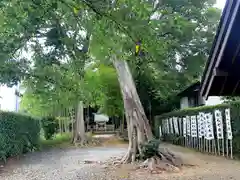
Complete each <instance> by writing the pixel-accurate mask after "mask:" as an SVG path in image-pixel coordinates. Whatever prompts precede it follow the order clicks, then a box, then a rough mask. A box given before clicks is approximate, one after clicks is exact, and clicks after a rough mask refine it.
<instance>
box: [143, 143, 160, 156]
mask: <svg viewBox="0 0 240 180" xmlns="http://www.w3.org/2000/svg"><path fill="white" fill-rule="evenodd" d="M159 145H160V140H158V139H152V140H150V141H148V142H146V143H144V144H142V153H143V156H144V157H141V158H143V159H147V158H150V157H153V156H156V155H158V150H159Z"/></svg>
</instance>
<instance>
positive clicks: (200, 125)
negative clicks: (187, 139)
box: [197, 112, 206, 138]
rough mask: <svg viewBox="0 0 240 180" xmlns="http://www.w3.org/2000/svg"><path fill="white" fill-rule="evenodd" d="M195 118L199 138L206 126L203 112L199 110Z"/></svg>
mask: <svg viewBox="0 0 240 180" xmlns="http://www.w3.org/2000/svg"><path fill="white" fill-rule="evenodd" d="M197 120H198V137H199V138H201V137H203V136H204V133H205V128H206V126H205V115H204V113H202V112H200V113H199V115H198V116H197Z"/></svg>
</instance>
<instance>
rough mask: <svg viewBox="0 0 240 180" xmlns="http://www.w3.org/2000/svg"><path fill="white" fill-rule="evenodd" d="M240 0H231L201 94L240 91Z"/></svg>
mask: <svg viewBox="0 0 240 180" xmlns="http://www.w3.org/2000/svg"><path fill="white" fill-rule="evenodd" d="M239 8H240V0H227V1H226V5H225V8H224V10H223V13H222V17H221V20H220V24H219V28H218V31H217V34H216V37H215V40H214V43H213V46H212V49H211V52H210V56H209V59H208V62H207V64H206V67H205V71H204V74H203V77H202V82H201V89H200V94H201V96H203V97H204V98H205V99H207V97H208V96H239V95H240V54H239V50H240V9H239Z"/></svg>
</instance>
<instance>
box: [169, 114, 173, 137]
mask: <svg viewBox="0 0 240 180" xmlns="http://www.w3.org/2000/svg"><path fill="white" fill-rule="evenodd" d="M169 125H170V128H169V129H170V133H171V134H173V119H172V118H170V119H169Z"/></svg>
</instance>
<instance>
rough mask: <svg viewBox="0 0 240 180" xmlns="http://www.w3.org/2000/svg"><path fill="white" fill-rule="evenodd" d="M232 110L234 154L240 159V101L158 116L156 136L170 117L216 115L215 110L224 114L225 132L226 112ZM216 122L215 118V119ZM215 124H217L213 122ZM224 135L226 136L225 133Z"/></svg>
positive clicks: (177, 138)
mask: <svg viewBox="0 0 240 180" xmlns="http://www.w3.org/2000/svg"><path fill="white" fill-rule="evenodd" d="M227 108H230V117H231V123H232V133H233V154H234V156H236V157H240V153H239V152H240V151H239V150H240V101H233V102H230V103H228V104H219V105H216V106H200V107H196V108H188V109H183V110H178V111H173V112H170V113H166V114H162V115H160V116H156V117H155V120H154V126H155V130H154V132H155V135H156V136H158V134H159V125H161V123H162V120H163V119H165V118H170V117H185V116H191V115H197V114H198V113H199V112H204V113H209V112H211V113H214V110H216V109H218V110H220V111H221V112H222V117H223V123H224V125H223V126H224V130H225V127H226V125H225V122H226V121H225V112H224V110H225V109H227ZM214 121H215V118H214ZM213 123H214V124H215V122H213ZM224 134H226V133H225V132H224ZM215 136H216V134H215ZM165 139H166V140H168V141H170V142H173V141H175V142H178V141H179V140H181V139H183V137H179V136H174V137H165Z"/></svg>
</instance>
